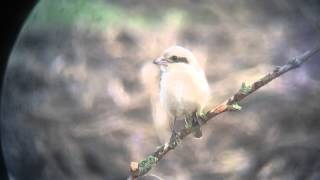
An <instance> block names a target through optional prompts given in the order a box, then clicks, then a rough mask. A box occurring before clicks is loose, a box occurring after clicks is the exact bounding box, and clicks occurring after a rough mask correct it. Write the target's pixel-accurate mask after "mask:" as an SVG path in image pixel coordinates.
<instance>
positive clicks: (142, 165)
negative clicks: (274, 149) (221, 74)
mask: <svg viewBox="0 0 320 180" xmlns="http://www.w3.org/2000/svg"><path fill="white" fill-rule="evenodd" d="M319 51H320V46H317V47H316V48H314V49H312V50H309V51H306V52H305V53H303V54H302V55H300V56H297V57H295V58H293V59H291V60H289V61H288V62H287V63H286V64H285V65H283V66H280V67H276V68H275V69H274V70H273V71H272V72H270V73H268V74H267V75H265V76H264V77H262V78H261V79H259V80H257V81H255V82H254V83H252V84H249V85H248V84H245V83H243V84H242V85H241V88H240V89H239V91H238V92H236V93H235V94H234V95H233V96H231V97H230V98H229V99H227V100H226V101H224V102H223V103H221V104H219V105H218V106H216V107H215V108H213V109H212V110H210V111H208V112H207V113H206V116H205V117H204V118H203V119H201V121H202V123H201V125H203V124H205V123H207V122H208V121H209V120H210V119H212V118H213V117H215V116H217V115H218V114H221V113H223V112H226V111H235V110H240V109H241V107H240V106H239V105H238V102H240V101H241V100H242V99H244V98H245V97H247V96H248V95H250V94H252V93H253V92H255V91H256V90H258V89H259V88H261V87H262V86H264V85H266V84H268V83H269V82H270V81H272V80H274V79H276V78H277V77H279V76H281V75H282V74H284V73H286V72H288V71H290V70H292V69H295V68H298V67H300V66H301V65H302V64H303V63H304V62H306V61H307V60H309V59H310V57H311V56H313V55H314V54H316V53H318V52H319ZM191 132H192V127H185V128H183V129H181V130H180V131H179V132H177V133H176V134H172V136H171V138H170V141H169V142H167V143H165V144H164V145H161V146H159V147H158V148H157V150H156V151H155V152H154V153H152V154H151V155H149V156H148V157H147V158H146V159H144V160H142V161H140V162H139V163H137V162H131V164H130V172H131V173H130V175H129V178H128V179H136V178H138V177H140V176H143V175H145V174H146V173H147V172H148V171H150V170H151V169H152V168H153V167H154V166H155V165H156V164H157V163H158V162H159V161H160V160H161V159H162V158H163V157H164V156H165V155H166V154H167V153H168V152H169V151H171V150H173V149H175V148H176V147H177V145H178V144H177V141H181V140H182V139H184V138H185V137H186V136H188V135H189V134H191Z"/></svg>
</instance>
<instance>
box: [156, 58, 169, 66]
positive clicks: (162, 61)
mask: <svg viewBox="0 0 320 180" xmlns="http://www.w3.org/2000/svg"><path fill="white" fill-rule="evenodd" d="M153 63H154V64H156V65H160V66H161V65H165V66H166V65H167V61H166V59H165V58H164V57H159V58H157V59H155V60H154V61H153Z"/></svg>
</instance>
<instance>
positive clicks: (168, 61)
mask: <svg viewBox="0 0 320 180" xmlns="http://www.w3.org/2000/svg"><path fill="white" fill-rule="evenodd" d="M153 63H154V64H156V65H159V66H160V68H167V67H169V68H170V67H188V66H192V67H195V68H198V67H199V64H198V62H197V59H196V58H195V56H194V55H193V53H192V52H191V51H190V50H188V49H186V48H183V47H181V46H172V47H170V48H168V49H166V50H165V51H164V52H163V53H162V55H161V56H160V57H159V58H157V59H155V60H154V61H153Z"/></svg>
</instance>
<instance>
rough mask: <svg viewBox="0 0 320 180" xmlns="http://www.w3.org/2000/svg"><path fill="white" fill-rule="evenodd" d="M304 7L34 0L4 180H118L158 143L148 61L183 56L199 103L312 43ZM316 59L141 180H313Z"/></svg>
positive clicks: (21, 53) (317, 170) (223, 0)
mask: <svg viewBox="0 0 320 180" xmlns="http://www.w3.org/2000/svg"><path fill="white" fill-rule="evenodd" d="M319 15H320V3H319V2H318V1H316V0H308V1H298V0H291V1H290V0H270V1H253V0H238V1H231V0H215V1H210V0H198V1H196V0H189V1H183V2H182V1H177V0H176V1H156V0H148V1H143V0H141V1H137V0H130V1H129V0H117V1H111V0H110V1H107V0H105V1H103V0H92V1H86V0H73V1H67V0H56V1H49V0H41V1H39V3H38V4H37V5H36V7H35V8H34V10H33V11H32V13H31V14H30V15H29V17H28V19H27V21H26V23H25V25H24V27H23V28H22V30H21V32H20V35H19V38H18V40H17V41H16V44H15V47H14V49H13V51H12V53H11V56H10V59H9V62H8V66H7V71H6V75H5V82H4V86H3V92H2V109H1V113H2V119H1V141H2V148H3V154H4V158H5V163H6V166H7V170H8V172H9V177H10V179H12V180H53V179H54V180H56V179H61V180H64V179H77V180H78V179H79V180H88V179H90V180H109V179H111V180H113V179H115V180H117V179H126V177H127V176H128V174H129V163H130V161H139V160H142V159H143V158H144V157H146V156H147V155H148V154H149V153H152V152H153V151H154V150H155V148H156V147H157V146H158V145H160V144H162V143H164V142H165V141H166V140H168V136H169V135H170V134H169V132H168V119H167V118H166V115H165V113H164V112H163V109H162V107H161V106H160V104H159V84H158V83H159V72H158V71H159V70H158V69H157V67H156V66H155V65H153V64H152V60H153V59H155V58H156V57H158V56H159V55H160V54H161V53H162V51H163V50H164V49H166V48H167V47H169V46H172V45H176V44H178V45H181V46H184V47H186V48H189V49H190V50H191V51H192V52H193V53H194V54H195V56H196V57H197V58H198V60H199V61H200V63H201V65H202V66H203V68H204V69H205V71H206V75H207V78H208V81H209V84H210V88H211V91H212V99H211V104H210V105H209V107H212V106H214V105H217V104H219V103H220V102H221V101H223V100H225V99H226V98H228V97H229V96H231V95H232V94H233V93H234V92H236V91H237V90H238V89H239V87H240V85H241V83H242V82H248V83H249V82H252V81H254V80H257V79H258V78H260V77H262V76H263V75H265V74H266V73H267V72H269V71H272V69H273V68H274V67H275V66H279V65H282V64H284V63H286V62H287V60H288V59H289V58H292V57H294V56H296V55H299V54H301V53H303V52H304V51H306V50H308V49H311V48H312V47H314V46H315V45H316V44H319V41H320V18H319V17H320V16H319ZM319 58H320V55H316V56H314V57H313V58H312V59H311V61H309V62H307V63H306V64H304V65H303V66H302V67H301V68H299V69H297V70H294V71H292V72H289V73H287V74H285V75H284V76H282V77H280V78H279V79H277V80H275V81H273V82H271V83H270V84H268V85H267V86H265V87H263V88H262V89H261V90H259V91H258V92H256V93H254V94H252V95H251V96H250V97H248V98H247V99H245V100H244V101H243V102H242V103H241V105H242V107H243V110H241V111H240V112H231V113H224V114H222V115H220V116H218V117H216V118H215V120H213V121H211V122H210V123H208V124H207V125H206V126H205V127H203V138H202V139H200V140H198V139H193V138H192V137H190V138H186V139H185V140H184V141H183V142H182V144H181V145H180V146H179V147H178V148H177V149H176V150H174V151H172V152H170V153H169V154H168V155H167V156H166V157H165V158H164V159H163V160H162V161H161V162H160V163H159V164H158V165H157V166H156V167H155V168H154V169H153V170H152V171H150V172H149V174H148V175H147V176H146V177H143V178H141V179H165V180H167V179H169V180H171V179H177V180H193V179H199V180H202V179H203V180H207V179H218V180H220V179H227V180H229V179H230V180H233V179H236V180H237V179H239V180H247V179H259V180H260V179H261V180H269V179H281V180H282V179H284V180H286V179H288V180H295V179H297V180H300V179H308V180H309V179H310V180H318V179H320V145H319V138H320V132H319V128H320V120H319V117H320V113H319V112H320V111H319V110H320V98H319V93H320V76H319V69H320V61H319Z"/></svg>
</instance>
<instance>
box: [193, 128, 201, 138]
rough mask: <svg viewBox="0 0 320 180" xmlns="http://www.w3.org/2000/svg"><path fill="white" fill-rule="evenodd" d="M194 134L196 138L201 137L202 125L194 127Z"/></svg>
mask: <svg viewBox="0 0 320 180" xmlns="http://www.w3.org/2000/svg"><path fill="white" fill-rule="evenodd" d="M192 134H193V136H194V137H195V138H201V137H202V130H201V127H200V126H196V127H194V128H193V132H192Z"/></svg>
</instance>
